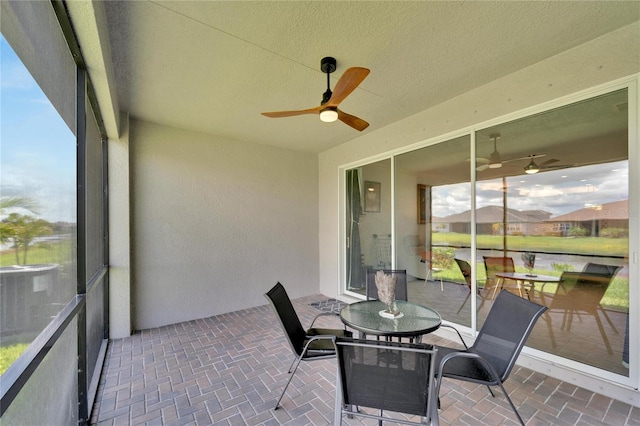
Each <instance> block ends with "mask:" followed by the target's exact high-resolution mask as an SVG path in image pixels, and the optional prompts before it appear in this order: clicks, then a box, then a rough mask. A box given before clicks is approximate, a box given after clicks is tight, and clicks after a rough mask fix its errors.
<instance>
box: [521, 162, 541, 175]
mask: <svg viewBox="0 0 640 426" xmlns="http://www.w3.org/2000/svg"><path fill="white" fill-rule="evenodd" d="M539 171H540V167H538V165H537V164H536V162H535V161H533V158H532V159H531V161H530V162H529V164H527V166H526V167H525V168H524V172H525V173H527V174H529V175H533V174H535V173H538V172H539Z"/></svg>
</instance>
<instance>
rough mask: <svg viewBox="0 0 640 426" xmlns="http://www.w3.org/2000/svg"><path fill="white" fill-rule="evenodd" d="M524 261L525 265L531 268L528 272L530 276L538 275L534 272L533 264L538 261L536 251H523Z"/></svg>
mask: <svg viewBox="0 0 640 426" xmlns="http://www.w3.org/2000/svg"><path fill="white" fill-rule="evenodd" d="M522 262H523V263H524V267H525V268H527V269H528V270H529V273H528V274H527V276H528V277H535V276H536V275H535V274H534V273H533V265H535V263H536V255H535V253H530V252H525V253H522Z"/></svg>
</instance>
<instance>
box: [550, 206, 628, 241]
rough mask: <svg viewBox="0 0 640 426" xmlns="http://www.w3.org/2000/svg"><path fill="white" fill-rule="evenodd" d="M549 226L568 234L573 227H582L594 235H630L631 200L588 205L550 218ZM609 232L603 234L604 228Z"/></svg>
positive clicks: (560, 233)
mask: <svg viewBox="0 0 640 426" xmlns="http://www.w3.org/2000/svg"><path fill="white" fill-rule="evenodd" d="M547 222H548V223H549V224H550V226H549V228H550V230H551V231H553V232H557V233H558V234H559V235H562V236H567V235H568V233H569V230H570V229H571V228H576V227H582V228H584V229H586V230H587V235H590V236H593V237H599V236H603V237H604V236H607V237H619V236H628V235H629V200H628V199H627V200H621V201H615V202H612V203H604V204H599V205H593V206H587V207H585V208H583V209H580V210H575V211H573V212H571V213H567V214H563V215H560V216H555V217H553V218H551V219H548V220H547ZM605 229H607V230H609V233H607V234H605V235H602V234H601V232H602V231H603V230H605Z"/></svg>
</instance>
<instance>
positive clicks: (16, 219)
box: [0, 213, 53, 265]
mask: <svg viewBox="0 0 640 426" xmlns="http://www.w3.org/2000/svg"><path fill="white" fill-rule="evenodd" d="M52 232H53V231H52V229H51V224H50V223H49V222H47V221H46V220H44V219H36V218H34V217H33V216H27V215H21V214H18V213H11V214H9V216H8V217H7V218H6V219H5V220H4V221H3V222H2V225H1V226H0V239H2V242H6V241H9V242H11V243H12V248H13V249H14V251H15V254H16V264H18V265H19V264H20V252H21V251H22V264H23V265H26V263H27V252H28V251H29V246H30V245H31V243H32V242H33V240H34V239H35V238H36V237H40V236H43V235H51V234H52Z"/></svg>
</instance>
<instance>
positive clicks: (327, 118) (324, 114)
mask: <svg viewBox="0 0 640 426" xmlns="http://www.w3.org/2000/svg"><path fill="white" fill-rule="evenodd" d="M337 119H338V109H337V108H333V107H326V108H325V109H323V110H322V111H320V120H322V121H324V122H325V123H333V122H334V121H336V120H337Z"/></svg>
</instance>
